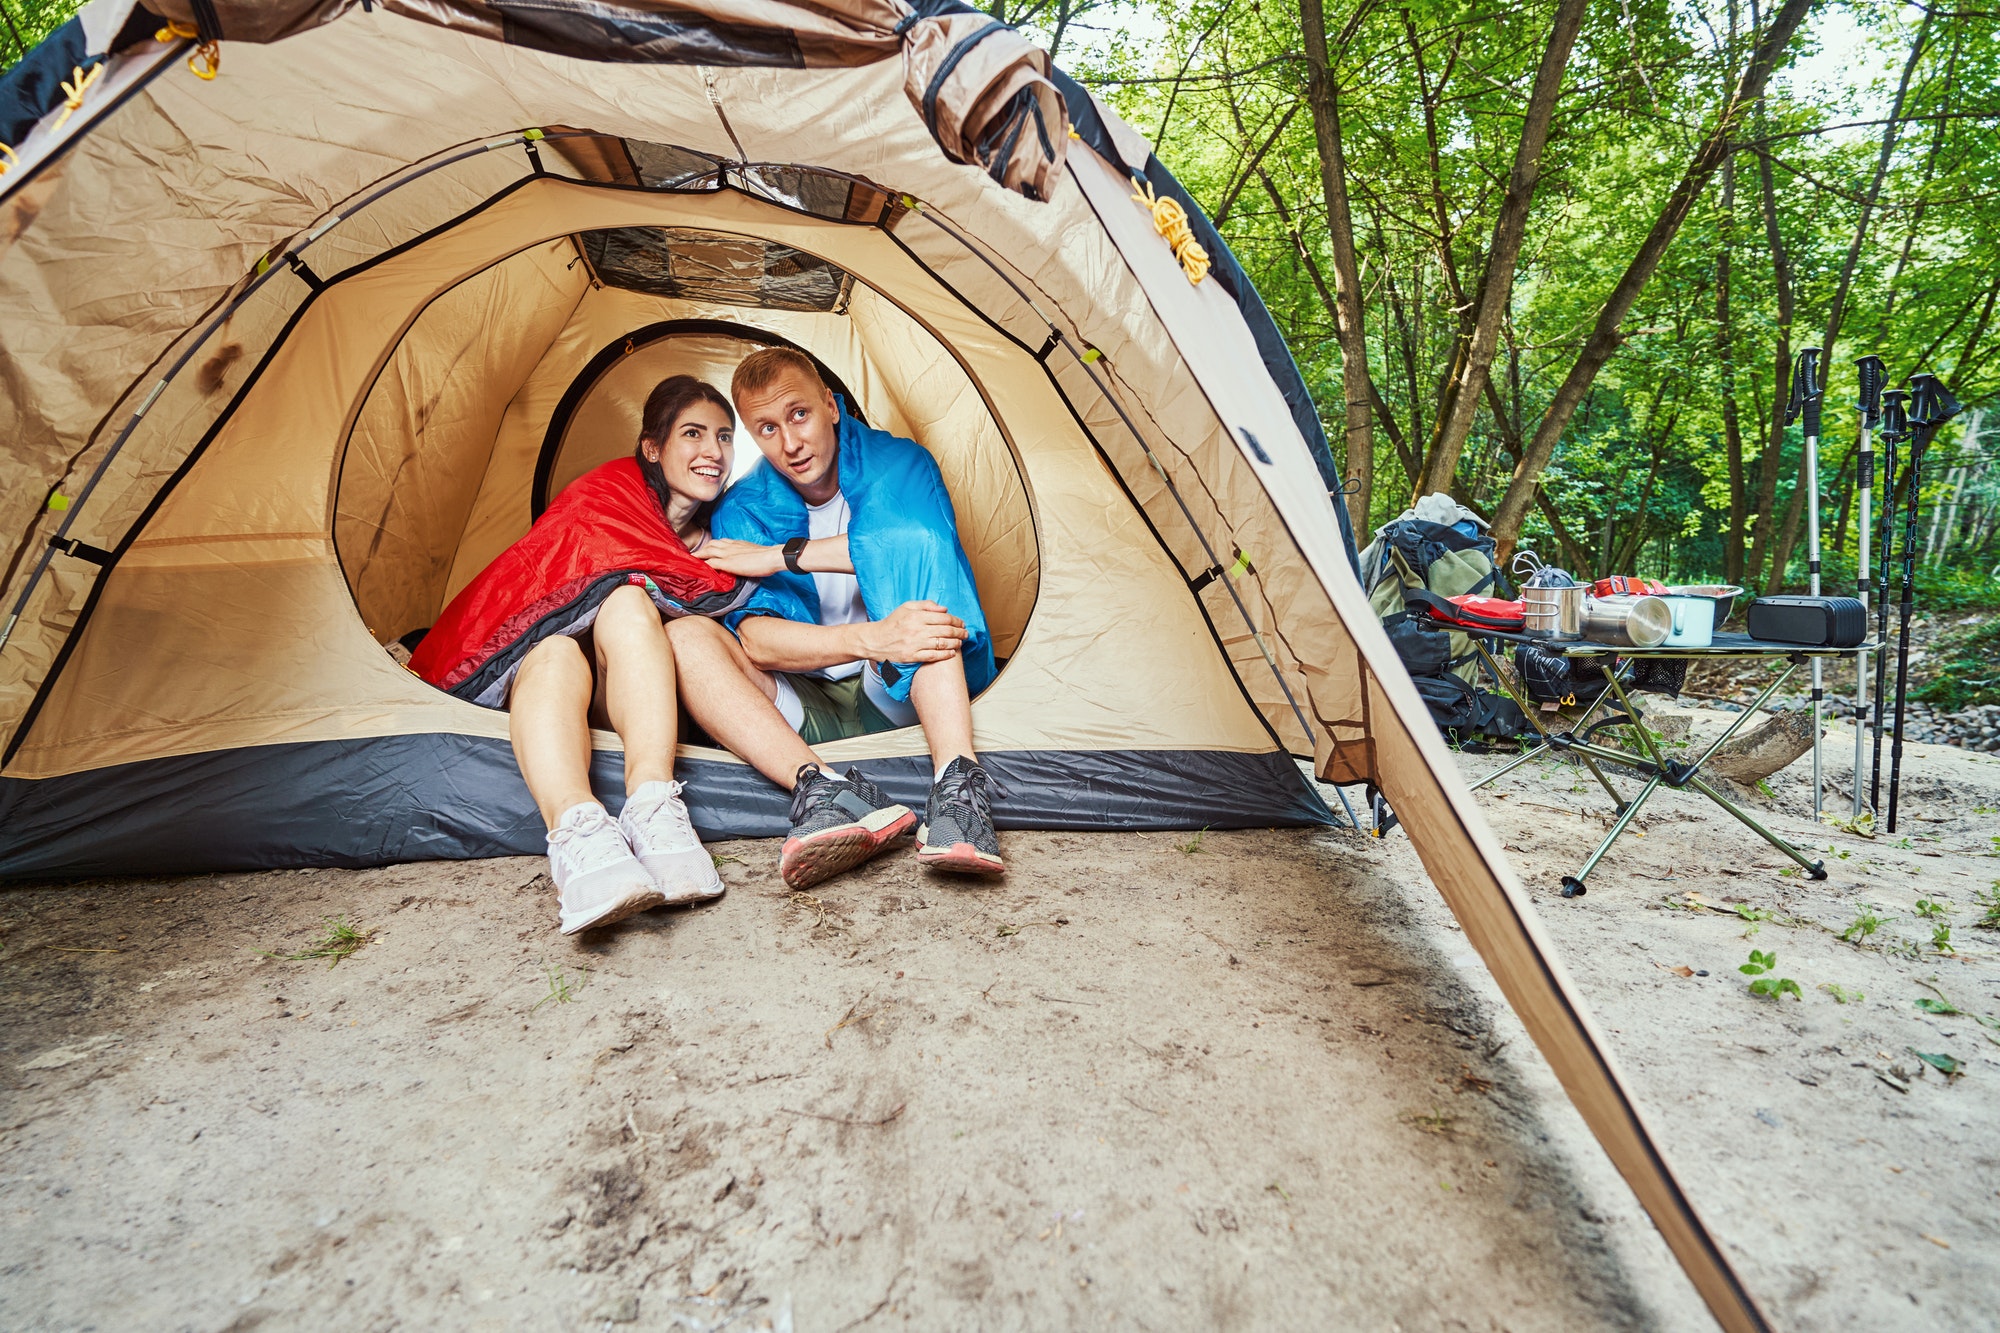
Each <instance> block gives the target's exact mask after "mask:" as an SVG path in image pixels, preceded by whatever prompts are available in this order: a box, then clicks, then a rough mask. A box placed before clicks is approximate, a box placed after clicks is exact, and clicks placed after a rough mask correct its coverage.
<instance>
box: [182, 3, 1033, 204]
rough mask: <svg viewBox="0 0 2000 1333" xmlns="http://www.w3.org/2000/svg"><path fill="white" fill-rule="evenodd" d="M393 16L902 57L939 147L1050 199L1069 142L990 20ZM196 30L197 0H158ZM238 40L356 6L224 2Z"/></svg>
mask: <svg viewBox="0 0 2000 1333" xmlns="http://www.w3.org/2000/svg"><path fill="white" fill-rule="evenodd" d="M380 7H381V8H382V9H383V10H384V11H385V12H387V13H391V14H400V15H403V16H405V17H408V18H412V19H416V20H419V21H421V22H425V23H433V24H437V25H439V26H441V27H446V28H454V29H457V30H459V31H461V32H467V33H472V34H474V35H476V36H479V37H482V38H487V39H491V40H494V41H498V42H506V43H510V44H513V45H517V46H524V47H531V48H534V49H536V50H539V51H549V52H555V53H558V54H561V55H565V56H574V57H577V58H580V59H584V60H594V61H621V62H635V63H672V64H689V65H737V64H750V65H779V66H792V67H796V68H801V69H817V68H824V67H829V66H844V65H863V64H870V63H873V62H875V61H879V60H885V59H887V58H888V57H890V56H893V55H895V54H896V53H897V52H898V51H899V50H900V51H901V52H902V53H903V56H904V86H905V92H906V94H907V96H908V97H909V100H910V104H911V105H912V106H914V107H916V108H917V110H918V111H919V112H921V113H922V115H923V117H924V119H925V121H926V122H927V123H928V124H929V125H930V126H931V128H932V132H933V133H934V134H935V135H936V136H937V142H938V144H939V145H940V146H941V147H942V148H943V149H944V151H945V153H946V154H947V155H948V156H949V157H951V158H952V160H954V161H957V162H971V163H977V164H978V165H979V166H981V167H983V168H985V169H986V170H987V172H988V173H989V174H990V175H992V176H993V178H994V179H995V180H997V181H1000V182H1001V183H1002V184H1004V185H1005V186H1006V187H1007V188H1008V189H1010V190H1019V191H1024V192H1027V193H1029V194H1030V195H1031V197H1033V198H1038V199H1039V198H1045V197H1047V194H1048V191H1049V189H1050V186H1051V183H1052V182H1053V181H1054V180H1055V179H1056V177H1057V176H1058V174H1059V173H1060V172H1061V170H1062V163H1063V156H1064V154H1065V152H1066V151H1067V150H1068V147H1069V113H1068V110H1067V108H1066V107H1065V106H1064V105H1063V100H1062V95H1061V94H1060V93H1058V92H1057V91H1056V88H1055V85H1054V84H1053V83H1051V82H1050V81H1049V77H1048V76H1049V58H1048V54H1047V53H1046V52H1044V51H1042V50H1041V49H1040V48H1038V47H1036V46H1034V45H1033V44H1032V43H1030V42H1029V41H1028V40H1027V39H1026V38H1024V37H1022V36H1021V35H1020V34H1019V33H1018V32H1016V31H1014V30H1013V29H1011V28H1008V27H1006V26H1005V25H1003V24H999V23H996V22H995V21H994V20H992V19H990V18H988V17H987V16H985V15H984V14H949V15H943V16H938V17H927V18H917V17H916V16H915V15H914V14H913V12H912V11H911V8H910V6H909V5H907V4H905V3H903V0H840V2H839V3H829V2H828V0H816V3H813V4H811V5H806V4H797V3H789V2H788V0H670V2H668V3H662V2H661V0H623V2H622V3H613V2H612V0H566V2H565V3H562V4H543V5H522V4H497V3H482V0H382V3H381V6H380ZM153 8H154V10H155V11H156V12H159V13H162V14H165V15H166V16H168V17H170V18H173V19H176V20H178V21H180V22H182V23H186V24H190V25H192V24H193V23H194V22H195V11H194V6H193V5H191V4H189V3H188V0H154V4H153ZM212 8H213V9H214V11H215V12H216V14H217V16H218V17H219V19H220V21H221V31H222V35H223V37H224V38H225V39H226V40H228V41H229V42H231V43H232V44H233V43H236V42H251V43H260V42H273V41H276V40H278V39H279V38H282V37H286V36H290V35H292V34H294V33H299V32H304V31H306V30H308V29H310V28H313V27H316V26H317V25H319V24H322V23H326V22H329V21H331V20H333V19H334V18H337V17H342V16H345V21H346V22H347V23H349V24H355V23H359V22H363V21H365V20H366V19H367V18H368V17H370V16H367V15H356V14H353V13H352V10H353V8H354V0H289V3H273V2H272V0H221V2H220V3H214V4H213V5H212Z"/></svg>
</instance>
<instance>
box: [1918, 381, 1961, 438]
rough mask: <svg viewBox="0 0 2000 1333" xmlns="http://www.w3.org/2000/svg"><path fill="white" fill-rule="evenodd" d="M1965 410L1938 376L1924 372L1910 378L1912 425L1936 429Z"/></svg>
mask: <svg viewBox="0 0 2000 1333" xmlns="http://www.w3.org/2000/svg"><path fill="white" fill-rule="evenodd" d="M1964 410H1965V406H1964V404H1962V403H1960V402H1959V401H1958V399H1956V398H1954V397H1952V396H1951V390H1950V389H1947V388H1945V387H1944V381H1943V380H1941V379H1939V378H1938V377H1937V376H1935V375H1931V374H1927V373H1926V372H1924V371H1918V372H1917V373H1916V374H1914V375H1912V376H1910V424H1911V425H1914V426H1927V427H1932V428H1935V427H1938V426H1942V425H1943V424H1944V423H1945V422H1947V421H1950V420H1951V419H1952V418H1953V417H1955V416H1957V415H1958V414H1959V413H1960V412H1962V411H1964Z"/></svg>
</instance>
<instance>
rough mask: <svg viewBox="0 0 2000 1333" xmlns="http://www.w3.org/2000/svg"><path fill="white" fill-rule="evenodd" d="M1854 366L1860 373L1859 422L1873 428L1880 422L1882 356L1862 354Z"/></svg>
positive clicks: (1867, 427) (1865, 426)
mask: <svg viewBox="0 0 2000 1333" xmlns="http://www.w3.org/2000/svg"><path fill="white" fill-rule="evenodd" d="M1854 368H1855V369H1856V370H1857V371H1859V372H1860V373H1861V424H1862V426H1863V427H1864V428H1866V429H1868V430H1874V429H1875V427H1877V426H1879V425H1880V424H1881V423H1882V358H1881V357H1879V356H1864V357H1862V358H1861V359H1860V360H1858V361H1856V362H1855V363H1854Z"/></svg>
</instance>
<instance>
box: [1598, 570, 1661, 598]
mask: <svg viewBox="0 0 2000 1333" xmlns="http://www.w3.org/2000/svg"><path fill="white" fill-rule="evenodd" d="M1590 595H1591V596H1592V597H1665V596H1666V595H1667V585H1666V584H1664V583H1661V582H1660V581H1659V580H1658V579H1642V578H1639V577H1638V576H1637V575H1631V576H1628V575H1624V574H1613V575H1612V576H1611V577H1610V578H1608V579H1599V580H1598V581H1597V582H1595V583H1593V584H1591V585H1590Z"/></svg>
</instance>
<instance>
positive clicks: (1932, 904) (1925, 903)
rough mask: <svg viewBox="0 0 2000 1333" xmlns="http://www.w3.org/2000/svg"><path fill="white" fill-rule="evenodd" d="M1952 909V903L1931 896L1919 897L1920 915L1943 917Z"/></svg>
mask: <svg viewBox="0 0 2000 1333" xmlns="http://www.w3.org/2000/svg"><path fill="white" fill-rule="evenodd" d="M1950 911H1951V904H1950V903H1946V902H1938V901H1935V900H1933V899H1930V898H1919V899H1917V915H1918V916H1921V917H1931V918H1939V917H1943V916H1944V915H1945V914H1946V913H1948V912H1950Z"/></svg>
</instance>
